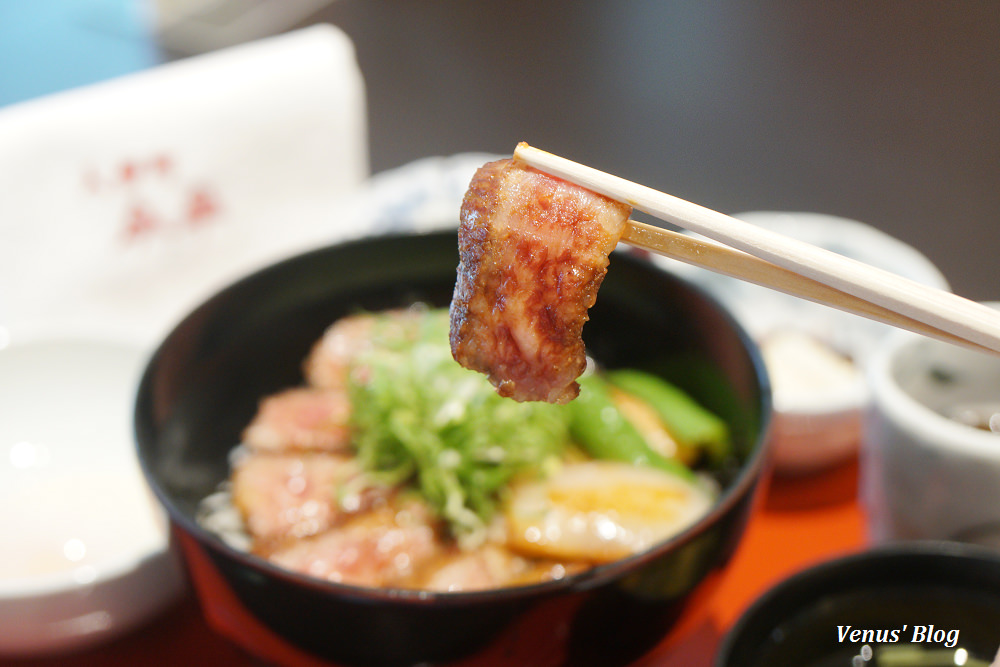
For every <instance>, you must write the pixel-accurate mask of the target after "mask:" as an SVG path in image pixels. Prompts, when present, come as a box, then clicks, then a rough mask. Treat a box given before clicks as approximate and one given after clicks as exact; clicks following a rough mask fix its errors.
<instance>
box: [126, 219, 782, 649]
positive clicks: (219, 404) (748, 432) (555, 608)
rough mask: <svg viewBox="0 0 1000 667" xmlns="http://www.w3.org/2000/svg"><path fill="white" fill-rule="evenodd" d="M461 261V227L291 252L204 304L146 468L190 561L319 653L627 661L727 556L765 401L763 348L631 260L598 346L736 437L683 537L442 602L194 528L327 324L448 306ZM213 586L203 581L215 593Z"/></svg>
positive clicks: (160, 411) (595, 319)
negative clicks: (296, 568)
mask: <svg viewBox="0 0 1000 667" xmlns="http://www.w3.org/2000/svg"><path fill="white" fill-rule="evenodd" d="M457 265H458V253H457V239H456V236H455V233H454V232H445V233H430V234H418V235H405V236H387V237H378V238H372V239H365V240H360V241H354V242H348V243H344V244H340V245H336V246H332V247H329V248H325V249H322V250H317V251H314V252H310V253H308V254H304V255H301V256H298V257H295V258H292V259H289V260H287V261H284V262H281V263H279V264H277V265H274V266H272V267H270V268H267V269H264V270H262V271H260V272H258V273H255V274H254V275H251V276H249V277H247V278H245V279H243V280H241V281H239V282H238V283H236V284H234V285H232V286H230V287H229V288H227V289H225V290H223V291H222V292H221V293H219V294H217V295H216V296H214V297H213V298H211V299H210V300H208V301H207V302H206V303H204V304H203V305H201V306H200V307H199V308H197V309H196V310H195V311H194V312H192V313H191V314H190V315H189V316H188V317H187V318H186V319H184V320H183V321H182V322H181V323H180V324H179V325H178V326H177V327H176V328H175V329H174V330H173V331H172V332H171V333H170V334H169V335H168V336H167V338H166V340H165V341H164V342H163V343H162V344H161V346H160V347H159V348H158V350H157V351H156V352H155V354H154V355H153V357H152V359H151V361H150V363H149V366H148V368H147V369H146V372H145V374H144V376H143V378H142V382H141V385H140V388H139V392H138V399H137V406H136V415H135V416H136V433H137V437H138V447H139V457H140V460H141V463H142V466H143V468H144V470H145V472H146V475H147V477H148V479H149V481H150V483H151V485H152V487H153V489H154V491H155V493H156V495H157V496H158V498H159V500H160V501H161V502H162V503H163V505H164V506H165V507H166V509H167V511H168V513H169V515H170V518H171V521H172V524H173V528H174V532H175V534H177V535H178V536H179V537H180V538H181V539H182V540H183V541H184V542H185V543H186V544H187V545H188V548H187V549H186V557H187V560H188V564H189V567H190V566H192V564H193V561H195V560H196V561H198V562H199V563H200V564H201V565H199V567H202V566H203V565H205V564H208V565H209V566H210V567H211V568H212V570H213V571H214V572H215V573H216V574H217V575H218V578H219V580H220V581H222V582H224V585H225V587H226V588H227V594H229V597H231V598H232V599H234V600H238V601H239V604H240V605H241V606H242V608H243V609H242V611H243V612H245V613H249V614H250V615H251V616H252V617H253V618H255V619H256V620H257V621H259V623H260V624H261V625H263V626H264V627H266V628H268V629H269V630H270V631H273V632H274V633H276V635H277V636H278V637H280V638H282V639H283V640H284V641H286V642H287V643H288V644H290V645H292V646H294V647H297V648H299V649H302V650H304V651H306V652H308V653H311V654H314V655H316V656H319V657H321V658H324V659H327V660H330V661H333V662H337V663H343V664H363V665H393V664H414V663H440V662H448V661H455V660H467V661H476V660H484V661H485V660H487V659H488V658H489V657H491V656H492V658H493V659H494V660H497V661H499V662H504V656H515V655H516V656H519V657H518V658H517V659H518V660H519V661H520V662H521V664H523V663H524V662H530V661H531V658H530V656H532V655H535V653H534V652H533V651H534V649H531V648H530V647H526V646H525V643H526V642H531V641H534V642H537V643H538V648H539V651H538V653H537V655H538V656H539V657H538V662H539V663H542V662H548V661H550V660H552V659H553V656H555V658H554V659H555V660H556V661H568V662H571V663H572V664H600V665H609V664H615V663H623V662H627V661H629V660H633V659H635V658H636V657H638V656H639V655H641V654H642V653H644V652H645V651H647V650H649V649H650V648H651V647H652V646H653V645H655V644H656V643H657V642H659V641H660V640H662V639H663V637H664V636H665V634H666V633H667V632H668V630H669V629H670V628H671V626H672V625H673V624H674V622H675V621H676V620H677V619H678V617H679V616H680V614H681V613H682V612H683V610H684V608H685V604H686V603H687V602H689V600H690V598H691V594H692V592H694V591H695V589H697V588H699V587H701V588H702V589H704V585H703V584H706V583H707V580H710V579H712V578H713V577H712V576H711V575H713V574H715V573H717V572H718V571H719V570H720V569H721V568H722V567H723V566H724V565H725V563H726V562H727V561H728V559H729V557H730V556H731V555H732V553H733V551H734V549H735V547H736V544H737V542H738V541H739V539H740V537H741V535H742V534H743V531H744V527H745V524H746V521H747V517H748V513H749V510H750V506H751V501H752V497H753V495H754V492H755V489H756V488H757V486H758V482H759V480H760V478H761V476H762V471H763V468H764V440H765V435H766V431H767V425H768V422H769V417H770V411H771V405H770V392H769V387H768V383H767V377H766V373H765V371H764V367H763V363H762V361H761V358H760V356H759V353H758V351H757V348H756V347H755V346H754V344H753V343H752V342H751V340H750V339H749V337H748V336H747V335H746V334H745V332H744V331H742V330H741V329H740V327H739V326H738V325H737V324H736V323H735V322H734V320H733V319H732V318H731V317H730V316H729V314H728V313H727V312H726V311H725V310H723V309H722V308H721V307H720V306H719V305H718V304H717V303H716V302H714V301H713V300H712V299H711V298H710V297H708V296H706V295H705V294H704V293H702V292H701V291H700V290H698V289H696V288H694V287H692V286H691V285H688V284H687V283H685V282H683V281H681V280H679V279H678V278H676V277H674V276H672V275H670V274H668V273H666V272H663V271H661V270H659V269H657V268H656V267H654V266H653V265H652V264H650V263H648V262H646V261H644V260H642V259H638V258H636V257H634V256H632V255H628V254H626V253H620V252H616V253H615V254H614V255H613V256H612V263H611V267H610V269H609V272H608V275H607V278H606V280H605V282H604V284H603V286H602V287H601V291H600V294H599V295H598V300H597V304H596V305H595V306H594V308H593V309H592V310H591V319H590V321H589V322H588V323H587V325H586V327H585V328H584V338H585V341H586V343H587V346H588V348H589V350H590V352H591V354H592V355H593V356H594V357H595V358H596V359H597V360H598V362H599V363H601V364H603V365H605V366H607V367H617V366H631V367H639V368H646V369H649V370H653V371H655V372H659V373H662V374H664V375H665V376H667V377H669V378H670V379H671V380H672V381H674V382H676V383H678V384H679V385H681V386H682V387H684V388H685V389H687V390H688V391H689V392H690V393H691V394H693V395H694V396H696V397H697V398H699V399H700V400H701V401H702V402H703V403H704V404H706V405H707V406H708V407H709V408H710V409H713V410H714V411H715V412H717V413H718V414H720V415H722V416H723V417H724V418H725V419H726V420H727V421H728V423H729V425H730V427H731V429H732V431H733V433H734V434H735V438H736V455H735V458H734V460H733V461H732V463H731V465H730V466H729V467H728V468H727V469H725V470H720V471H719V472H718V478H719V481H720V482H721V484H722V487H723V493H722V495H721V497H720V499H719V501H718V502H717V504H716V505H715V506H714V508H713V509H712V511H711V512H710V513H709V514H708V515H707V516H705V517H704V518H702V519H701V520H700V521H699V522H698V523H697V524H696V525H694V526H693V527H691V528H690V529H688V530H687V531H685V532H684V533H682V534H680V535H678V536H676V537H675V538H673V539H671V540H669V541H667V542H664V543H662V544H660V545H659V546H657V547H655V548H653V549H651V550H650V551H648V552H646V553H643V554H641V555H637V556H634V557H631V558H628V559H625V560H622V561H619V562H616V563H612V564H609V565H606V566H602V567H598V568H596V569H594V570H591V571H588V572H586V573H582V574H579V575H576V576H572V577H568V578H566V579H564V580H561V581H557V582H549V583H544V584H538V585H532V586H525V587H519V588H509V589H503V590H497V591H490V592H466V593H438V594H431V593H421V592H415V591H398V590H374V589H363V588H357V587H351V586H344V585H338V584H333V583H328V582H324V581H318V580H315V579H310V578H308V577H305V576H300V575H297V574H292V573H289V572H285V571H283V570H281V569H279V568H277V567H275V566H272V565H271V564H269V563H267V562H265V561H264V560H262V559H260V558H257V557H255V556H252V555H248V554H246V553H241V552H239V551H237V550H235V549H233V548H231V547H229V546H227V545H226V544H224V543H223V542H222V541H221V540H220V539H219V538H218V537H217V536H215V535H213V534H211V533H209V532H207V531H206V530H205V529H203V528H202V527H201V526H199V525H198V523H197V522H196V520H195V513H196V509H197V507H198V504H199V502H200V501H201V500H202V499H203V498H205V497H206V496H207V495H209V494H210V493H212V492H213V491H214V490H215V489H216V487H217V486H218V485H219V484H220V483H221V482H222V481H223V480H225V479H226V477H227V476H228V472H229V470H228V461H227V454H228V452H229V451H230V450H231V449H232V448H233V446H234V445H235V444H236V443H237V442H238V438H239V435H240V432H241V431H242V429H243V428H244V426H245V425H246V424H247V423H248V422H249V420H250V418H251V417H252V415H253V413H254V411H255V409H256V406H257V402H258V400H259V399H260V398H261V397H263V396H265V395H267V394H270V393H273V392H275V391H277V390H279V389H281V388H284V387H288V386H291V385H295V384H299V383H300V382H301V381H302V380H301V362H302V360H303V359H304V358H305V356H306V354H307V352H308V350H309V348H310V347H311V345H312V344H313V343H314V342H315V341H316V340H317V339H318V338H319V337H320V335H321V334H322V332H323V330H324V329H325V328H326V327H327V326H328V325H329V324H330V323H332V322H333V321H334V320H336V319H337V318H338V317H341V316H343V315H346V314H349V313H352V312H355V311H357V310H358V309H367V310H378V309H385V308H390V307H398V306H404V305H406V304H409V303H413V302H417V301H420V302H425V303H429V304H433V305H439V306H444V305H447V304H448V303H449V301H450V299H451V294H452V290H453V287H454V283H455V269H456V267H457ZM202 569H204V568H203V567H202ZM201 579H203V577H193V580H194V582H195V587H196V589H198V593H199V594H200V595H202V596H205V595H207V594H208V592H207V591H205V590H203V587H202V586H200V585H199V581H200V580H201ZM526 655H527V656H528V657H527V658H526V657H525V656H526ZM498 656H499V657H498ZM542 656H545V657H544V658H543V657H542Z"/></svg>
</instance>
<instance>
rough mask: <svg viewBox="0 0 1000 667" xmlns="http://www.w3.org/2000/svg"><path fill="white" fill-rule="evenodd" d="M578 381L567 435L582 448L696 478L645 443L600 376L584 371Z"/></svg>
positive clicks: (598, 455)
mask: <svg viewBox="0 0 1000 667" xmlns="http://www.w3.org/2000/svg"><path fill="white" fill-rule="evenodd" d="M579 382H580V395H579V396H578V397H577V398H576V399H575V400H573V401H571V402H570V403H569V404H568V405H567V408H568V409H569V412H570V435H571V437H572V438H573V440H574V441H575V442H576V443H577V444H578V445H579V446H580V447H581V448H582V449H583V450H584V451H586V452H587V453H588V454H590V455H591V456H593V457H594V458H596V459H606V460H612V461H623V462H626V463H631V464H634V465H643V466H650V467H654V468H659V469H660V470H664V471H666V472H669V473H672V474H674V475H677V476H679V477H682V478H684V479H688V480H692V479H694V478H695V476H694V473H693V472H691V470H690V469H689V468H688V467H687V466H685V465H684V464H682V463H680V462H679V461H676V460H674V459H669V458H667V457H665V456H663V455H662V454H660V453H658V452H656V451H655V450H654V449H652V448H651V447H650V446H649V445H648V444H646V441H645V440H644V439H643V437H642V435H640V433H639V431H638V429H636V427H635V426H634V425H633V424H632V423H631V422H630V421H629V420H628V419H626V418H625V416H624V415H623V414H622V412H621V410H620V409H619V408H618V406H617V405H616V404H615V401H614V400H613V398H612V396H611V393H610V391H609V389H610V387H609V386H608V384H607V382H606V381H605V380H604V379H603V378H601V377H599V376H597V375H587V376H584V377H581V378H580V380H579Z"/></svg>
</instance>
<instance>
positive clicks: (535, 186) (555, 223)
mask: <svg viewBox="0 0 1000 667" xmlns="http://www.w3.org/2000/svg"><path fill="white" fill-rule="evenodd" d="M630 213H631V208H630V207H629V206H627V205H625V204H622V203H620V202H617V201H614V200H612V199H609V198H607V197H604V196H601V195H598V194H596V193H594V192H591V191H589V190H587V189H585V188H582V187H580V186H577V185H574V184H572V183H568V182H566V181H563V180H561V179H558V178H555V177H552V176H549V175H547V174H544V173H542V172H540V171H537V170H535V169H532V168H530V167H526V166H524V165H522V164H520V163H518V162H516V161H514V160H510V159H508V160H499V161H496V162H490V163H488V164H486V165H484V166H483V167H481V168H480V169H479V170H478V171H477V172H476V174H475V176H474V177H473V179H472V182H471V184H470V186H469V190H468V192H467V193H466V195H465V199H464V201H463V203H462V210H461V225H460V228H459V255H460V264H459V267H458V279H457V282H456V284H455V292H454V296H453V299H452V304H451V336H450V339H451V349H452V355H453V356H454V357H455V359H456V360H457V361H458V362H459V363H460V364H462V365H463V366H465V367H467V368H471V369H473V370H476V371H479V372H482V373H485V374H486V375H487V376H488V377H489V379H490V382H491V383H492V384H493V385H494V386H495V387H496V389H497V391H498V392H499V393H500V394H501V395H502V396H507V397H510V398H513V399H515V400H518V401H547V402H550V403H566V402H568V401H570V400H572V399H573V398H575V397H576V396H577V394H578V393H579V390H580V388H579V385H578V384H577V383H576V378H577V377H579V376H580V374H581V373H583V371H584V368H585V367H586V356H585V352H584V344H583V339H582V337H581V336H582V331H583V325H584V323H585V322H586V321H587V310H588V309H589V308H590V307H591V306H593V305H594V302H595V301H596V299H597V290H598V288H599V287H600V285H601V282H602V281H603V280H604V276H605V274H606V273H607V268H608V263H609V262H608V255H609V254H610V253H611V251H612V250H613V249H614V248H615V246H616V245H617V244H618V239H619V238H620V237H621V235H622V232H623V230H624V228H625V222H626V221H627V220H628V216H629V214H630Z"/></svg>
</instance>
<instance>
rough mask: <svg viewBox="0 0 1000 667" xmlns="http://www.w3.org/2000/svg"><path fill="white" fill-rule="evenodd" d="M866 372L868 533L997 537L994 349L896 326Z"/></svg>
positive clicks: (998, 371)
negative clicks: (870, 398)
mask: <svg viewBox="0 0 1000 667" xmlns="http://www.w3.org/2000/svg"><path fill="white" fill-rule="evenodd" d="M990 305H992V306H993V307H994V308H996V307H998V306H1000V304H990ZM869 377H870V384H871V387H872V395H873V401H872V405H871V408H870V410H869V412H868V415H867V417H866V419H865V429H864V438H863V445H862V457H861V463H862V465H861V498H862V501H863V503H864V505H865V508H866V511H867V513H868V519H869V531H870V535H871V538H872V539H873V540H874V541H876V542H884V541H891V540H900V539H960V540H965V541H975V542H983V543H988V544H994V545H995V544H997V543H998V542H1000V434H998V433H995V432H993V431H991V430H990V426H989V422H990V418H991V417H992V416H993V415H994V414H997V413H1000V357H998V356H996V355H992V354H987V353H983V352H975V351H971V350H968V349H965V348H961V347H957V346H955V345H951V344H948V343H943V342H939V341H936V340H931V339H928V338H923V337H920V336H916V335H914V334H909V333H905V332H897V333H896V334H895V335H893V336H891V337H890V338H888V339H887V340H886V341H885V342H884V344H883V345H882V346H881V347H880V348H879V349H878V351H877V352H876V354H875V355H873V357H872V360H871V363H870V365H869Z"/></svg>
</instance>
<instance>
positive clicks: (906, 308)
mask: <svg viewBox="0 0 1000 667" xmlns="http://www.w3.org/2000/svg"><path fill="white" fill-rule="evenodd" d="M514 158H515V159H517V160H520V161H522V162H524V163H525V164H527V165H529V166H531V167H534V168H536V169H538V170H539V171H544V172H546V173H548V174H551V175H553V176H556V177H558V178H562V179H564V180H567V181H570V182H572V183H576V184H577V185H581V186H583V187H585V188H587V189H589V190H593V191H594V192H597V193H599V194H602V195H605V196H606V197H610V198H612V199H616V200H618V201H620V202H623V203H625V204H628V205H629V206H631V207H633V208H635V209H638V210H640V211H644V212H646V213H648V214H650V215H652V216H655V217H657V218H659V219H661V220H665V221H667V222H670V223H672V224H675V225H677V226H679V227H682V228H684V229H689V230H691V231H694V232H698V233H699V234H702V235H703V236H706V237H708V238H709V239H713V240H715V241H717V242H718V243H720V244H722V245H721V246H720V247H723V248H725V247H728V248H729V250H732V249H735V250H736V251H741V252H742V254H744V255H749V256H752V257H755V258H757V259H759V260H763V261H764V262H766V263H767V264H770V265H772V266H773V267H774V268H780V269H784V271H778V272H774V271H773V268H772V267H769V266H766V265H764V264H759V263H755V262H749V263H747V262H743V263H737V259H736V257H737V256H735V255H726V254H715V253H713V257H712V259H711V262H714V263H715V266H716V268H715V269H713V270H719V269H720V268H724V267H725V266H726V265H727V263H728V262H733V263H734V264H733V265H731V266H730V267H729V268H728V269H727V270H726V272H727V275H732V276H734V277H737V278H744V276H743V275H742V273H740V272H741V271H751V275H756V276H757V279H756V280H753V282H757V281H758V280H760V281H765V282H761V283H759V284H766V285H767V286H768V287H772V288H775V289H778V288H779V286H782V285H783V286H784V289H782V291H786V292H788V293H793V292H801V294H797V295H801V296H804V295H805V294H811V295H812V296H805V298H810V299H811V300H813V301H816V302H818V303H823V304H825V305H828V306H832V307H835V308H839V309H840V310H845V311H848V312H852V313H856V314H858V315H862V316H864V317H868V318H871V319H876V320H878V321H881V322H885V323H887V324H891V325H893V326H897V327H900V328H903V329H909V330H919V333H924V334H926V335H933V336H934V337H935V338H943V339H945V340H949V341H950V342H955V343H961V344H964V345H966V346H967V347H973V348H975V349H980V350H982V351H989V352H991V353H994V354H995V353H1000V312H998V311H995V310H993V309H992V308H989V307H987V306H984V305H983V304H980V303H976V302H974V301H970V300H968V299H965V298H962V297H960V296H958V295H955V294H952V293H951V292H946V291H944V290H939V289H936V288H933V287H929V286H927V285H923V284H920V283H917V282H915V281H912V280H908V279H906V278H903V277H902V276H898V275H896V274H894V273H891V272H889V271H885V270H883V269H879V268H876V267H873V266H869V265H867V264H864V263H863V262H859V261H857V260H854V259H850V258H848V257H844V256H843V255H838V254H837V253H834V252H831V251H829V250H825V249H823V248H819V247H817V246H814V245H811V244H809V243H805V242H802V241H799V240H797V239H793V238H790V237H787V236H783V235H781V234H778V233H775V232H772V231H770V230H767V229H763V228H760V227H757V226H755V225H752V224H750V223H747V222H744V221H742V220H737V219H736V218H732V217H730V216H727V215H725V214H723V213H719V212H717V211H713V210H711V209H707V208H705V207H703V206H699V205H697V204H693V203H691V202H688V201H685V200H683V199H678V198H677V197H674V196H672V195H668V194H665V193H663V192H659V191H657V190H654V189H652V188H649V187H646V186H643V185H639V184H637V183H633V182H631V181H628V180H625V179H623V178H620V177H618V176H612V175H611V174H607V173H605V172H602V171H599V170H597V169H594V168H592V167H587V166H585V165H582V164H579V163H576V162H573V161H571V160H567V159H566V158H562V157H559V156H556V155H553V154H551V153H547V152H545V151H542V150H539V149H537V148H532V147H531V146H529V145H527V144H525V143H521V144H518V146H517V148H516V150H515V151H514ZM639 224H640V223H634V224H630V225H628V226H627V227H628V228H631V230H632V231H627V237H628V238H626V237H624V236H623V239H622V240H624V241H625V242H626V243H630V244H635V245H639V246H640V247H645V248H646V249H647V250H650V251H652V252H657V253H661V252H662V253H664V254H665V250H664V248H669V247H670V246H674V247H676V246H677V244H678V239H677V238H675V237H674V236H671V233H668V232H667V230H663V229H660V228H657V227H652V226H650V225H643V226H642V227H639V226H638V225H639ZM676 236H680V237H684V235H681V234H678V235H676ZM643 239H644V240H643ZM641 243H645V244H646V245H641ZM713 245H715V244H713ZM696 250H698V251H701V252H704V251H705V248H704V247H702V248H700V249H699V248H696V247H695V246H690V247H689V248H688V250H687V251H686V252H687V253H688V257H689V259H688V260H685V261H689V262H690V263H693V264H698V265H703V264H702V260H701V259H700V258H699V256H698V252H694V251H696ZM706 268H711V267H710V266H706ZM754 271H755V272H757V273H756V274H753V273H752V272H754ZM765 273H766V274H767V275H766V276H765V275H764V274H765ZM802 279H805V281H803V280H802ZM808 281H811V282H808ZM817 284H818V285H821V286H822V287H823V289H819V288H818V286H817Z"/></svg>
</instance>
